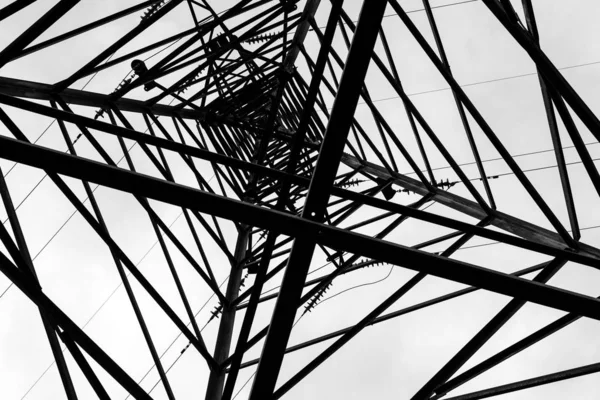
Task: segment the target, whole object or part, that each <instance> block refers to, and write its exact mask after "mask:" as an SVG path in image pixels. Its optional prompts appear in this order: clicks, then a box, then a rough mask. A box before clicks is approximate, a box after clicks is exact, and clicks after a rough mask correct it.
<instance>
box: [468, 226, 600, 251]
mask: <svg viewBox="0 0 600 400" xmlns="http://www.w3.org/2000/svg"><path fill="white" fill-rule="evenodd" d="M597 228H600V225H594V226H588V227H585V228H579V230H580V231H587V230H592V229H597ZM567 232H572V231H571V230H568V231H567ZM495 244H505V243H504V242H490V243H482V244H474V245H472V246H466V247H461V248H460V249H458V250H466V249H473V248H476V247H485V246H492V245H495Z"/></svg>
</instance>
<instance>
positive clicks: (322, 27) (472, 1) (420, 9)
mask: <svg viewBox="0 0 600 400" xmlns="http://www.w3.org/2000/svg"><path fill="white" fill-rule="evenodd" d="M476 1H479V0H466V1H459V2H456V3H449V4H441V5H439V6H432V7H431V9H432V10H433V9H436V8H445V7H452V6H458V5H461V4H467V3H475V2H476ZM421 11H425V9H424V8H418V9H416V10H409V11H405V13H406V14H413V13H418V12H421ZM397 16H398V14H396V13H392V14H386V15H384V16H383V18H390V17H397ZM352 22H354V23H357V22H358V21H357V20H353V21H352ZM325 28H326V27H325V26H320V27H319V29H321V30H323V29H325ZM309 31H314V29H313V28H310V29H309ZM290 33H292V32H290Z"/></svg>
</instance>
